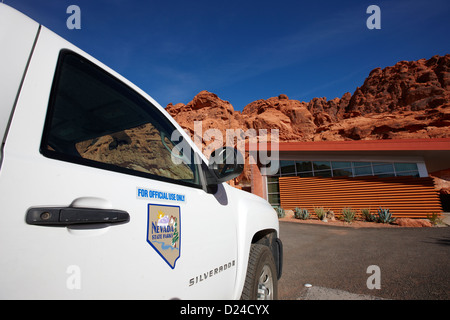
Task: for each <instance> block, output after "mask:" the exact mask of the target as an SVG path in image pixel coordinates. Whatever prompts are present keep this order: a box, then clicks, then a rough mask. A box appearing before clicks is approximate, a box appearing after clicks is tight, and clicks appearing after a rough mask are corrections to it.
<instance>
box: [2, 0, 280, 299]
mask: <svg viewBox="0 0 450 320" xmlns="http://www.w3.org/2000/svg"><path fill="white" fill-rule="evenodd" d="M0 48H1V49H0V140H1V143H2V144H1V150H0V216H1V223H0V257H1V258H0V298H1V299H16V298H19V299H275V298H277V281H278V279H279V278H280V276H281V269H282V244H281V241H280V239H279V224H278V219H277V215H276V213H275V211H274V210H273V208H272V207H271V206H270V205H269V203H267V202H266V201H265V200H263V199H261V198H259V197H257V196H255V195H252V194H250V193H247V192H244V191H240V190H237V189H235V188H233V187H231V186H229V185H228V184H226V183H224V182H225V181H227V180H229V179H232V178H234V177H236V176H237V175H238V174H239V173H240V172H241V171H242V163H240V162H239V161H238V160H239V159H240V158H239V153H238V152H236V151H235V150H234V149H230V148H222V149H218V150H216V152H215V153H214V158H213V160H214V161H211V162H209V161H208V160H207V159H206V158H205V156H204V155H203V154H202V153H201V152H200V150H199V149H198V148H197V147H196V146H195V144H194V143H193V142H192V141H191V140H190V137H189V136H188V135H187V134H186V133H185V132H184V131H183V130H182V128H181V127H180V126H179V125H178V124H177V123H176V122H175V121H174V120H173V118H171V117H170V116H169V115H168V113H167V112H166V111H165V110H164V108H162V107H161V106H160V105H159V104H158V103H157V102H155V101H154V100H153V99H152V98H151V97H149V96H148V95H147V94H146V93H144V92H143V91H142V90H140V89H139V88H137V87H136V86H135V85H133V84H132V83H130V82H129V81H128V80H126V79H124V78H123V77H122V76H120V75H119V74H117V73H116V72H114V71H113V70H111V69H109V68H108V67H106V66H105V65H103V64H102V63H100V62H99V61H97V60H96V59H94V58H93V57H91V56H89V55H88V54H86V53H85V52H83V51H82V50H80V49H78V48H77V47H75V46H74V45H72V44H71V43H69V42H67V41H65V40H64V39H62V38H61V37H59V36H58V35H56V34H55V33H53V32H51V31H50V30H48V29H47V28H45V27H44V26H42V25H40V24H38V23H37V22H35V21H33V20H32V19H30V18H28V17H26V16H25V15H23V14H22V13H20V12H18V11H16V10H15V9H13V8H11V7H9V6H7V5H4V4H0ZM174 132H177V135H174V134H173V133H174ZM174 136H178V140H176V141H174V140H173V137H174ZM180 146H182V148H180ZM230 150H232V151H233V152H232V153H231V155H230V153H229V151H230ZM223 159H226V160H227V161H225V162H224V161H222V160H223ZM229 159H232V160H233V161H232V163H229V162H228V160H229Z"/></svg>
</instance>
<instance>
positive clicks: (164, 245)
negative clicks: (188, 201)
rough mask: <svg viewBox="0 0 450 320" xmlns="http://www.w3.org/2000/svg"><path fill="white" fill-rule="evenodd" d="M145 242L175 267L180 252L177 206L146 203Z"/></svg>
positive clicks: (179, 213)
mask: <svg viewBox="0 0 450 320" xmlns="http://www.w3.org/2000/svg"><path fill="white" fill-rule="evenodd" d="M147 242H148V243H149V244H150V245H151V246H152V247H153V249H155V250H156V252H158V253H159V255H160V256H161V257H162V258H163V259H164V261H166V262H167V264H168V265H169V266H170V267H171V268H172V269H175V263H176V262H177V260H178V258H179V257H180V254H181V212H180V207H179V206H170V205H156V204H149V205H148V225H147Z"/></svg>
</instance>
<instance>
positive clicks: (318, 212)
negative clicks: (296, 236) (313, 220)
mask: <svg viewBox="0 0 450 320" xmlns="http://www.w3.org/2000/svg"><path fill="white" fill-rule="evenodd" d="M314 213H315V214H316V215H317V218H318V219H319V220H323V218H325V214H326V213H327V212H326V210H325V209H324V208H323V207H314Z"/></svg>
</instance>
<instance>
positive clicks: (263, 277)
mask: <svg viewBox="0 0 450 320" xmlns="http://www.w3.org/2000/svg"><path fill="white" fill-rule="evenodd" d="M277 298H278V279H277V269H276V266H275V261H274V259H273V255H272V252H271V251H270V249H269V248H268V247H267V246H265V245H262V244H252V246H251V247H250V255H249V259H248V267H247V275H246V278H245V284H244V290H243V291H242V295H241V300H276V299H277Z"/></svg>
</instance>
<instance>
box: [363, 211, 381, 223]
mask: <svg viewBox="0 0 450 320" xmlns="http://www.w3.org/2000/svg"><path fill="white" fill-rule="evenodd" d="M361 216H362V218H363V219H364V220H365V221H369V222H374V221H376V220H377V218H376V217H375V216H374V215H373V214H371V213H370V209H361Z"/></svg>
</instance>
